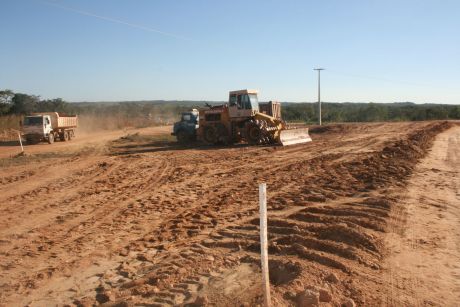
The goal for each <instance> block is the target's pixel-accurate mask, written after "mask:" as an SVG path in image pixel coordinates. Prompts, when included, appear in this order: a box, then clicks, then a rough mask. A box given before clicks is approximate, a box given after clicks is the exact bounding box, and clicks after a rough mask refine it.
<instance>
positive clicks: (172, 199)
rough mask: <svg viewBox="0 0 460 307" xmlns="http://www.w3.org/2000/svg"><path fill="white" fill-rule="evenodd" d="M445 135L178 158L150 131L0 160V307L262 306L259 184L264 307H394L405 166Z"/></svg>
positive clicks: (412, 133)
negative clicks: (390, 278) (270, 305)
mask: <svg viewBox="0 0 460 307" xmlns="http://www.w3.org/2000/svg"><path fill="white" fill-rule="evenodd" d="M452 125H453V124H452V123H448V122H424V123H421V122H420V123H392V124H389V123H377V124H347V125H330V126H326V127H324V128H323V127H321V128H316V129H312V138H313V140H314V141H313V142H312V143H308V144H303V145H296V146H291V147H284V148H282V147H259V146H255V147H248V146H243V145H241V146H234V147H231V148H216V147H203V146H197V147H192V146H190V147H186V146H185V147H184V146H179V145H177V144H176V143H175V142H172V141H170V140H169V139H168V138H159V137H158V136H154V134H157V135H158V134H160V133H164V132H165V129H163V130H161V129H160V128H158V129H159V130H155V129H150V130H144V131H141V133H140V134H131V135H128V136H126V137H123V138H119V139H117V140H115V141H112V142H109V143H105V142H99V143H97V144H89V145H86V146H84V147H83V146H79V147H72V148H70V147H63V148H61V149H59V151H58V152H57V153H54V154H49V155H46V154H45V153H46V152H48V151H49V152H51V150H53V147H52V146H54V145H48V146H47V147H45V146H40V148H45V149H43V151H40V152H38V151H37V152H36V153H35V155H34V154H32V155H30V156H26V157H23V158H16V160H15V159H11V158H5V159H3V160H2V163H3V164H1V165H0V167H1V168H0V170H1V175H0V182H1V183H2V185H1V188H0V192H1V193H0V204H1V205H0V215H1V216H2V219H1V220H0V257H1V259H2V261H1V268H0V289H1V291H0V292H1V293H0V304H4V305H32V306H49V305H56V304H58V305H63V304H71V305H72V304H75V305H88V306H90V305H93V304H105V305H110V306H115V305H117V306H129V305H142V306H144V305H148V306H174V305H188V306H201V305H206V304H209V305H218V306H230V305H231V306H240V305H243V306H253V305H257V304H261V302H262V296H261V289H262V287H261V285H260V278H261V277H260V263H259V262H260V256H259V250H260V247H259V229H258V225H259V220H258V203H257V184H258V183H259V182H266V183H267V186H268V206H269V213H268V225H269V259H270V280H271V292H272V299H273V302H274V306H297V305H298V304H299V300H302V298H301V295H299V293H301V292H302V291H303V290H305V289H310V290H311V293H316V294H317V295H318V297H319V300H320V301H321V302H320V303H319V304H320V306H340V305H341V304H343V303H345V302H347V301H348V300H350V299H352V300H353V301H354V302H355V303H356V304H357V305H359V306H374V305H381V304H389V305H393V304H395V305H398V304H396V303H395V302H404V300H403V299H402V300H390V299H388V295H389V294H388V293H389V292H388V291H389V290H388V287H387V286H386V284H385V283H386V282H387V279H386V277H385V276H386V275H385V274H387V272H388V266H389V265H388V264H387V262H386V261H387V260H386V259H388V255H389V253H390V252H389V251H390V250H391V249H389V243H388V242H386V240H388V234H389V233H391V231H393V229H394V227H392V225H394V221H395V220H398V218H399V216H400V217H401V218H403V216H404V215H402V214H401V212H403V211H404V208H402V209H401V206H400V201H399V200H400V199H401V195H402V194H403V193H405V188H406V186H407V185H408V182H409V181H410V180H411V178H412V177H411V176H412V175H413V173H414V171H416V168H417V163H418V162H419V161H421V159H422V158H424V157H425V156H426V155H427V153H428V151H429V150H430V148H431V145H432V144H433V141H434V140H435V137H436V135H437V134H439V133H441V132H443V131H446V130H448V129H449V128H451V127H452ZM155 131H157V132H155ZM449 131H450V130H449ZM117 137H118V136H117ZM104 144H106V145H104ZM50 146H51V147H50ZM1 154H2V147H0V155H1ZM3 154H4V155H5V153H3ZM40 154H41V155H40ZM401 210H403V211H401ZM401 223H403V222H401ZM400 225H404V224H400ZM435 304H436V302H435Z"/></svg>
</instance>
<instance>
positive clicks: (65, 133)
mask: <svg viewBox="0 0 460 307" xmlns="http://www.w3.org/2000/svg"><path fill="white" fill-rule="evenodd" d="M69 139H70V138H69V132H68V131H64V133H62V139H61V141H64V142H67V141H68V140H69Z"/></svg>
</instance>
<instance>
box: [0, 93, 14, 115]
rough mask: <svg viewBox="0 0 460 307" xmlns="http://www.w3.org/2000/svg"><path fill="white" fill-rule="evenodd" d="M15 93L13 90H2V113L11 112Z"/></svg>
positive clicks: (0, 108)
mask: <svg viewBox="0 0 460 307" xmlns="http://www.w3.org/2000/svg"><path fill="white" fill-rule="evenodd" d="M13 97H14V93H13V91H11V90H3V91H0V115H6V114H8V113H9V112H10V109H11V103H12V99H13Z"/></svg>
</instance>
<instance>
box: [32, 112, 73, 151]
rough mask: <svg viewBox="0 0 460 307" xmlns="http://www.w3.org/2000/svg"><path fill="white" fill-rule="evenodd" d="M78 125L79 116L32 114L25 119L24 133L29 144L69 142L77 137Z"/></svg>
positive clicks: (45, 113) (51, 113)
mask: <svg viewBox="0 0 460 307" xmlns="http://www.w3.org/2000/svg"><path fill="white" fill-rule="evenodd" d="M77 125H78V117H77V115H65V114H60V113H58V112H43V113H32V114H31V115H29V116H25V117H24V122H23V133H24V136H25V139H26V141H27V143H28V144H36V143H39V142H41V141H46V142H48V143H49V144H52V143H54V141H55V140H58V139H59V140H60V141H63V142H65V141H69V140H71V139H73V138H74V137H75V129H76V128H77Z"/></svg>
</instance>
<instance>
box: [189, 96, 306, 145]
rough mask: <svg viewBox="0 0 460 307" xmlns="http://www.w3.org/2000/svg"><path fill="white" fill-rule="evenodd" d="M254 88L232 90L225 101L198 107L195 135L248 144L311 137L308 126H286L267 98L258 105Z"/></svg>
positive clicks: (299, 140)
mask: <svg viewBox="0 0 460 307" xmlns="http://www.w3.org/2000/svg"><path fill="white" fill-rule="evenodd" d="M257 94H258V92H257V91H255V90H239V91H232V92H230V94H229V100H228V104H224V105H220V106H209V107H208V108H206V109H201V110H199V125H198V126H199V127H198V130H197V138H198V140H201V141H203V142H205V143H207V144H218V143H221V144H233V143H237V142H239V141H241V140H243V141H246V142H248V143H250V144H281V145H283V146H286V145H293V144H300V143H307V142H310V141H311V138H310V136H309V134H308V128H299V129H290V128H288V126H287V124H286V123H285V122H284V121H283V120H282V119H281V105H280V103H279V102H276V101H270V102H269V103H268V104H264V105H262V107H261V106H260V105H259V102H258V98H257Z"/></svg>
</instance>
